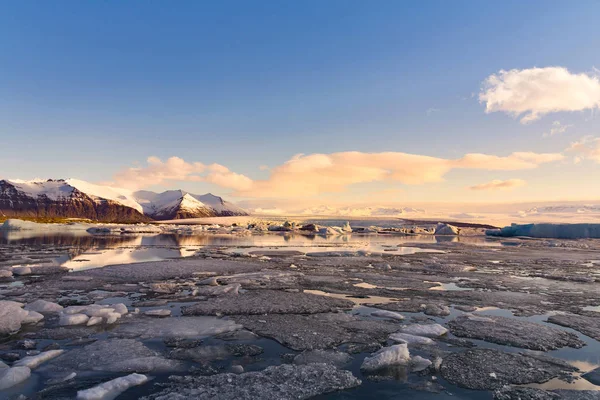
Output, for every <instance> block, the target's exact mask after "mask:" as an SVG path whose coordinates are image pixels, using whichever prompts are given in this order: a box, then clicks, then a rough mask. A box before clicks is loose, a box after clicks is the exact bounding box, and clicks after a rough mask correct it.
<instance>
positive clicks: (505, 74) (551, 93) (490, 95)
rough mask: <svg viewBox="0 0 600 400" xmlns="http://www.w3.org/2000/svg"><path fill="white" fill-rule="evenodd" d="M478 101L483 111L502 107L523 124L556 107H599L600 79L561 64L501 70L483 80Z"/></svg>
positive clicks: (590, 108)
mask: <svg viewBox="0 0 600 400" xmlns="http://www.w3.org/2000/svg"><path fill="white" fill-rule="evenodd" d="M479 101H480V102H481V103H485V111H486V113H491V112H496V111H503V112H505V113H508V114H510V115H513V116H514V117H519V116H522V117H521V123H523V124H526V123H529V122H532V121H535V120H537V119H539V118H540V117H541V116H543V115H546V114H550V113H556V112H560V111H583V110H588V109H589V110H594V109H597V108H599V107H600V80H599V79H598V76H595V75H588V74H585V73H581V74H573V73H571V72H569V70H567V69H566V68H563V67H546V68H529V69H522V70H518V69H512V70H510V71H505V70H501V71H499V72H498V73H497V74H492V75H490V76H489V77H488V78H487V79H486V80H485V81H484V83H483V88H482V90H481V92H480V93H479Z"/></svg>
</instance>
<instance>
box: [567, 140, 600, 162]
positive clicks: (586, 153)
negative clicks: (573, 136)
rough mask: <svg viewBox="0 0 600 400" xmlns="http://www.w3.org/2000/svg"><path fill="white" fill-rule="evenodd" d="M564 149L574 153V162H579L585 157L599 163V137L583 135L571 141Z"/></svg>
mask: <svg viewBox="0 0 600 400" xmlns="http://www.w3.org/2000/svg"><path fill="white" fill-rule="evenodd" d="M565 151H567V152H569V153H573V154H575V158H574V160H573V161H574V162H575V164H579V163H580V162H581V161H582V160H585V159H588V160H592V161H595V162H597V163H598V164H600V137H593V136H585V137H583V138H581V139H580V140H578V141H576V142H573V143H571V145H570V146H569V147H568V148H567V149H566V150H565Z"/></svg>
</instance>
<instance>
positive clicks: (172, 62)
mask: <svg viewBox="0 0 600 400" xmlns="http://www.w3.org/2000/svg"><path fill="white" fill-rule="evenodd" d="M1 7H2V11H1V12H0V149H1V153H0V178H9V179H11V178H20V179H33V178H78V179H83V180H88V181H91V182H97V183H107V184H111V185H114V186H124V187H129V188H132V189H141V188H144V189H151V190H165V189H174V188H181V189H184V190H187V191H190V192H192V193H205V192H209V191H210V192H212V193H215V194H219V195H223V196H225V197H226V198H228V199H231V200H233V201H237V202H240V204H243V205H246V206H250V207H254V208H264V209H270V208H278V207H286V206H288V205H294V206H298V207H304V206H309V205H310V206H314V205H319V204H327V205H359V204H375V203H377V204H398V205H409V204H410V205H418V204H421V203H431V202H436V203H448V204H450V203H456V204H458V203H478V204H487V203H510V202H542V201H548V202H549V201H563V200H564V201H567V200H572V201H575V200H577V201H579V200H580V201H592V200H600V185H598V184H597V182H598V178H600V116H599V115H598V114H599V108H600V81H599V78H598V76H600V70H599V69H598V68H600V51H599V49H600V25H599V24H598V23H597V16H598V15H600V2H598V1H595V0H589V1H585V0H582V1H577V2H569V1H551V0H550V1H548V0H544V1H527V2H522V1H486V2H480V1H462V2H447V1H442V0H440V1H419V2H412V3H411V2H400V1H384V0H381V1H376V2H365V1H351V0H343V1H342V0H340V1H337V0H328V1H312V0H307V1H302V2H292V1H282V2H272V1H253V2H248V1H220V2H198V1H179V2H175V3H173V2H164V1H128V2H120V1H102V2H81V1H69V0H65V1H61V2H58V3H56V2H54V3H49V2H44V1H29V0H23V1H7V2H3V3H2V5H1Z"/></svg>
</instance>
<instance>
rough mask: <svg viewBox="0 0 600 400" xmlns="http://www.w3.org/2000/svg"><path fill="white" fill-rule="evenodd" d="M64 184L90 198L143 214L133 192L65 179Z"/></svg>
mask: <svg viewBox="0 0 600 400" xmlns="http://www.w3.org/2000/svg"><path fill="white" fill-rule="evenodd" d="M65 182H66V183H67V184H68V185H71V186H73V187H74V188H76V189H77V190H79V191H80V192H83V193H85V194H87V195H88V196H90V197H92V198H97V199H107V200H112V201H116V202H117V203H120V204H122V205H124V206H127V207H131V208H133V209H135V210H137V211H139V212H141V213H143V212H144V210H143V207H142V206H141V205H140V204H139V203H138V202H137V201H136V199H135V198H134V197H133V192H132V191H131V190H127V189H122V188H115V187H112V186H103V185H95V184H93V183H90V182H86V181H82V180H79V179H66V180H65Z"/></svg>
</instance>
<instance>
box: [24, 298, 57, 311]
mask: <svg viewBox="0 0 600 400" xmlns="http://www.w3.org/2000/svg"><path fill="white" fill-rule="evenodd" d="M23 308H24V309H25V310H28V311H36V312H39V313H54V312H60V311H62V310H63V306H61V305H60V304H57V303H52V302H51V301H46V300H36V301H34V302H32V303H29V304H27V305H26V306H25V307H23Z"/></svg>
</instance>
